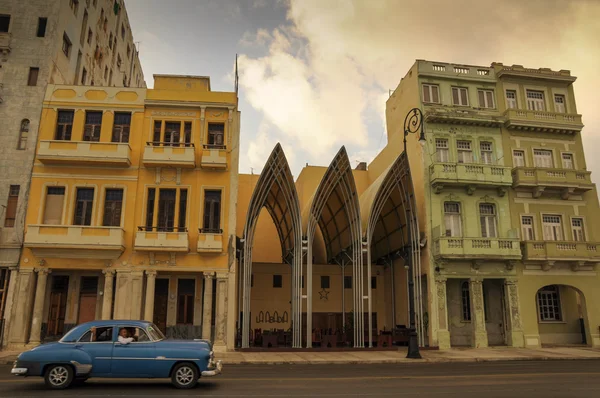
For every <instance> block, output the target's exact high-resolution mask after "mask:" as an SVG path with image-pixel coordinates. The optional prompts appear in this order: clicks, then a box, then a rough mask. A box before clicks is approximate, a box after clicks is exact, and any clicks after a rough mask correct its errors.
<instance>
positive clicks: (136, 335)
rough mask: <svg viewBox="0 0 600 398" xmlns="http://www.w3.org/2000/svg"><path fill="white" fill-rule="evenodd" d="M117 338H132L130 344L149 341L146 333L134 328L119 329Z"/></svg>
mask: <svg viewBox="0 0 600 398" xmlns="http://www.w3.org/2000/svg"><path fill="white" fill-rule="evenodd" d="M119 336H120V337H123V338H126V339H127V338H133V341H131V342H132V343H136V342H137V343H143V342H148V341H151V340H150V338H149V337H148V334H147V333H146V331H145V330H144V329H142V328H138V327H134V326H123V327H120V328H119Z"/></svg>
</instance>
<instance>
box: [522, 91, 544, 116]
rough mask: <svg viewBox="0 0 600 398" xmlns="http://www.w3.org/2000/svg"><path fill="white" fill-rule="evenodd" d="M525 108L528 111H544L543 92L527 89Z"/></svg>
mask: <svg viewBox="0 0 600 398" xmlns="http://www.w3.org/2000/svg"><path fill="white" fill-rule="evenodd" d="M527 109H529V110H530V111H545V110H546V104H545V103H544V92H543V91H533V90H527Z"/></svg>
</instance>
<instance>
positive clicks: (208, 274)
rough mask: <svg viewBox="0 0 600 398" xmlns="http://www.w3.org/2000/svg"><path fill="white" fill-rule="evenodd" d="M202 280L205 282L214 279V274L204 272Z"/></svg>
mask: <svg viewBox="0 0 600 398" xmlns="http://www.w3.org/2000/svg"><path fill="white" fill-rule="evenodd" d="M203 274H204V275H203V276H204V279H206V280H211V279H215V273H214V272H204V273H203Z"/></svg>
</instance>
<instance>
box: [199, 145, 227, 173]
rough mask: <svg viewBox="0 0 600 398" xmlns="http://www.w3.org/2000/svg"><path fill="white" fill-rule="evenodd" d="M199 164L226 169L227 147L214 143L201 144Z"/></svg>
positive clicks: (204, 166) (205, 166)
mask: <svg viewBox="0 0 600 398" xmlns="http://www.w3.org/2000/svg"><path fill="white" fill-rule="evenodd" d="M200 166H202V167H203V168H208V169H226V168H227V147H226V146H225V145H214V144H206V145H203V146H202V159H201V161H200Z"/></svg>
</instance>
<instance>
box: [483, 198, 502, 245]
mask: <svg viewBox="0 0 600 398" xmlns="http://www.w3.org/2000/svg"><path fill="white" fill-rule="evenodd" d="M479 221H480V223H481V236H482V237H483V238H496V237H497V229H498V228H497V225H496V223H497V221H496V206H494V205H493V204H491V203H481V204H480V205H479Z"/></svg>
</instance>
